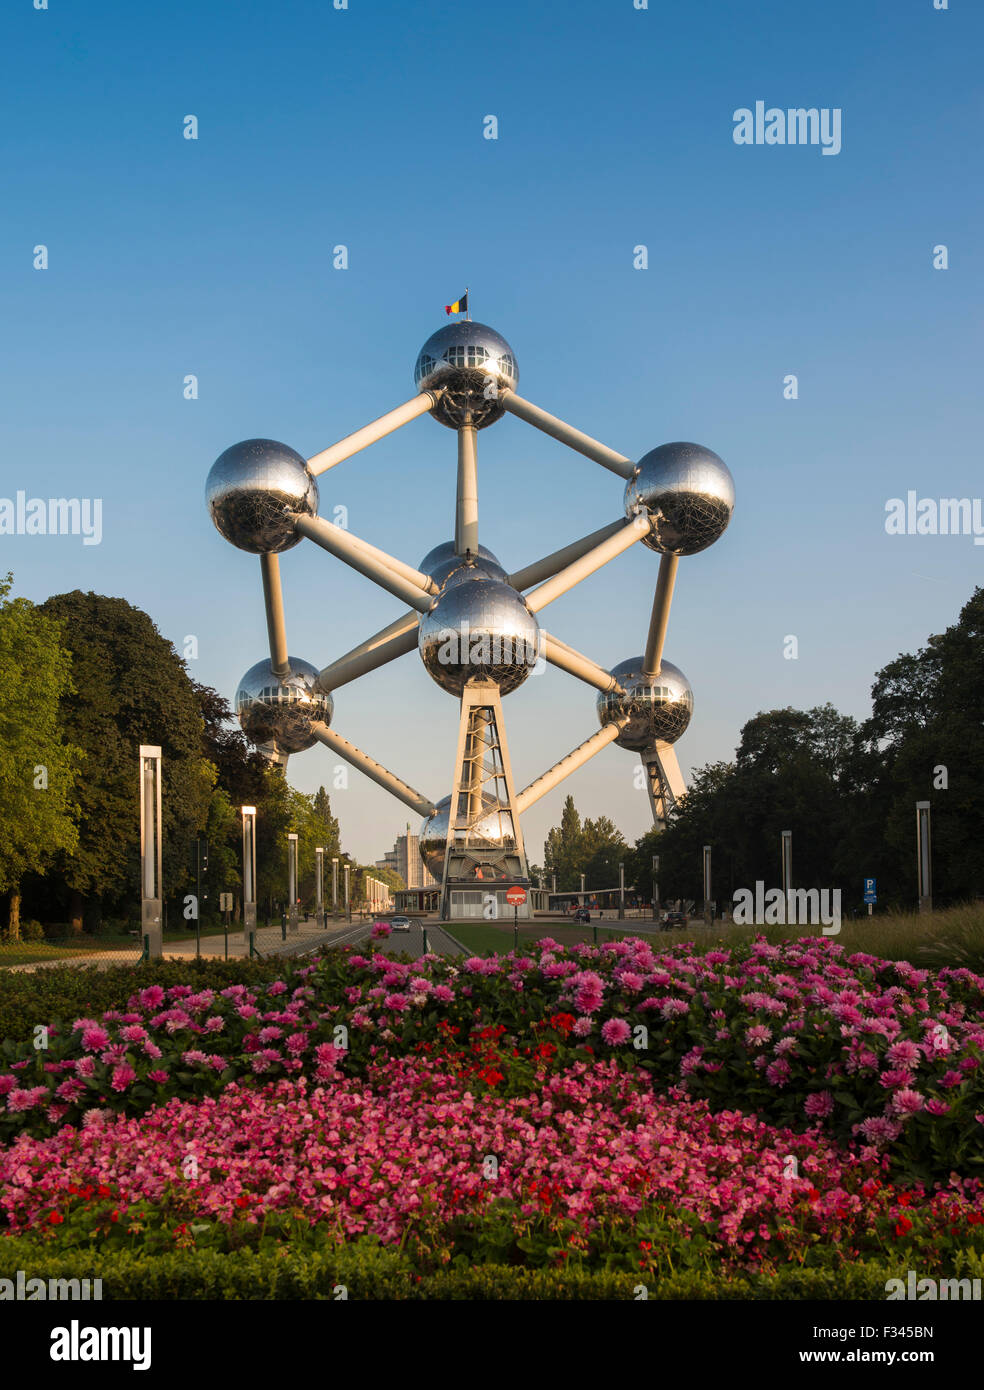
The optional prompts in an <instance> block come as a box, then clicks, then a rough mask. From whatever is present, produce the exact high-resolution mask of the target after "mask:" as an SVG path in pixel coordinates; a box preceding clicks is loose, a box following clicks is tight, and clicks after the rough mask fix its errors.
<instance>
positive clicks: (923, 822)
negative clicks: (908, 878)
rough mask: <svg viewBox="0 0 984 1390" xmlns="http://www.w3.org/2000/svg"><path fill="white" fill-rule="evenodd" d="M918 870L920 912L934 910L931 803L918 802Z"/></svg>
mask: <svg viewBox="0 0 984 1390" xmlns="http://www.w3.org/2000/svg"><path fill="white" fill-rule="evenodd" d="M916 868H917V872H918V877H919V911H920V912H932V910H933V851H932V839H931V835H930V823H929V802H928V801H917V802H916Z"/></svg>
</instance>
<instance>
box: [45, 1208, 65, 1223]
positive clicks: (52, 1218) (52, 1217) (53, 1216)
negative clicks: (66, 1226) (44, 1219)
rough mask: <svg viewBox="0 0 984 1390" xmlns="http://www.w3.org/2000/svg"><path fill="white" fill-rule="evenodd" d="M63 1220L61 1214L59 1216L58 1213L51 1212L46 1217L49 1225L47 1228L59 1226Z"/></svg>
mask: <svg viewBox="0 0 984 1390" xmlns="http://www.w3.org/2000/svg"><path fill="white" fill-rule="evenodd" d="M64 1220H65V1218H64V1216H62V1214H61V1212H60V1211H53V1212H51V1213H50V1214H49V1216H48V1225H49V1226H60V1225H61V1223H62V1222H63V1221H64Z"/></svg>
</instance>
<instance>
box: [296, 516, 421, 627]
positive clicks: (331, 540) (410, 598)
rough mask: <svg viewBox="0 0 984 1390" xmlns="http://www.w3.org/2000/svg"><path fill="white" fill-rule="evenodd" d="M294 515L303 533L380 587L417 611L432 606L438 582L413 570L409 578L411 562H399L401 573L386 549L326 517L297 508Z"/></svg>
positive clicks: (297, 525)
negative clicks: (298, 510) (406, 563)
mask: <svg viewBox="0 0 984 1390" xmlns="http://www.w3.org/2000/svg"><path fill="white" fill-rule="evenodd" d="M291 519H292V521H293V523H294V526H295V527H296V529H297V530H298V531H299V532H300V534H301V535H302V536H307V537H308V538H309V539H310V540H312V541H314V542H315V543H316V544H317V545H320V546H321V547H322V549H323V550H327V551H328V553H329V554H330V555H334V556H336V557H337V558H338V559H339V560H344V561H345V563H346V564H347V565H351V566H352V568H353V569H354V570H358V571H359V573H360V574H364V575H365V576H366V578H367V579H371V580H372V581H373V583H374V584H378V585H379V587H380V588H381V589H386V590H388V592H389V593H391V594H395V595H396V597H397V598H399V599H402V600H403V602H404V603H408V604H409V605H410V607H411V608H415V609H416V610H417V612H418V613H426V612H427V611H428V610H429V609H430V607H431V605H432V604H433V602H434V599H433V596H432V595H433V593H434V592H436V589H437V586H436V585H435V583H434V581H433V579H431V577H430V576H429V575H427V574H420V572H419V571H418V570H411V571H410V573H411V574H413V575H416V576H417V579H416V580H414V579H410V578H408V577H407V576H406V570H407V569H408V566H404V565H403V564H402V563H401V562H397V563H398V564H400V569H401V570H402V571H403V573H398V572H397V570H396V569H395V568H394V567H393V562H392V559H391V557H390V556H389V555H387V554H386V553H385V551H382V550H377V549H376V547H375V546H371V545H369V543H368V541H357V540H356V539H355V538H354V537H353V536H351V535H350V534H349V532H348V531H343V530H342V528H341V527H340V526H336V525H335V524H334V523H333V522H331V521H325V520H324V518H323V517H320V516H303V515H301V514H300V513H299V512H295V513H294V514H293V516H292V518H291ZM418 580H419V582H417V581H418Z"/></svg>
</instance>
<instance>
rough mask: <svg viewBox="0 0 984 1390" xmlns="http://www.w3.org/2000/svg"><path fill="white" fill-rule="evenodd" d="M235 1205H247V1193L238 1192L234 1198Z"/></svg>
mask: <svg viewBox="0 0 984 1390" xmlns="http://www.w3.org/2000/svg"><path fill="white" fill-rule="evenodd" d="M236 1206H237V1207H248V1206H249V1197H248V1195H247V1194H246V1193H245V1192H240V1194H239V1196H238V1197H237V1198H236Z"/></svg>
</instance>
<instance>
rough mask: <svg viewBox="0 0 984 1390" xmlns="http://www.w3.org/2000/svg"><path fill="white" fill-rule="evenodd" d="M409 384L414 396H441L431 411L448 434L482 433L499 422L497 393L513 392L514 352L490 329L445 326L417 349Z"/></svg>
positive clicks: (465, 324) (479, 325)
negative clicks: (435, 393)
mask: <svg viewBox="0 0 984 1390" xmlns="http://www.w3.org/2000/svg"><path fill="white" fill-rule="evenodd" d="M413 379H414V381H415V383H416V385H417V390H418V391H437V390H440V391H441V392H442V394H441V397H440V399H439V400H438V402H437V404H436V405H435V406H434V408H433V409H432V411H431V414H432V415H433V416H434V418H435V420H440V422H441V424H442V425H447V426H448V428H449V429H452V430H456V429H460V428H461V426H462V425H467V424H470V425H473V426H474V427H475V429H477V430H482V429H485V427H486V426H487V425H491V424H493V423H494V421H496V420H499V419H501V417H502V415H503V414H504V409H503V406H502V404H501V403H500V401H499V397H498V393H499V392H500V391H503V390H509V391H515V389H516V387H517V385H518V383H519V368H518V367H517V365H516V356H515V353H514V352H513V350H512V348H511V347H510V346H509V344H508V343H507V342H506V340H505V338H503V337H502V336H501V335H500V334H498V333H496V331H495V329H494V328H489V327H488V326H487V325H486V324H484V323H473V322H472V321H471V320H470V319H459V320H457V321H456V322H454V323H449V324H446V325H445V326H444V328H439V329H438V331H437V332H436V333H434V334H432V336H431V337H430V338H428V339H427V341H426V343H425V344H424V346H423V347H422V348H421V349H420V355H419V356H418V358H417V365H416V367H415V368H414V373H413Z"/></svg>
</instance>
